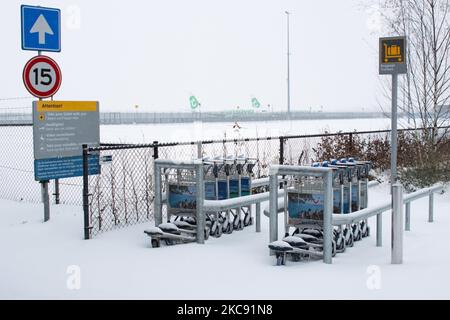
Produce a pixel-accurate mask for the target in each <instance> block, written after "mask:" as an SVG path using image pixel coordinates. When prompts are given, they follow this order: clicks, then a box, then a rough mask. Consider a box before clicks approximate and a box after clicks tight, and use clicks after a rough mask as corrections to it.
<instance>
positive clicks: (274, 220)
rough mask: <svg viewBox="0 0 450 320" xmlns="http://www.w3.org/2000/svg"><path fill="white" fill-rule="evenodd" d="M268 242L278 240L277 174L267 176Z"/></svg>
mask: <svg viewBox="0 0 450 320" xmlns="http://www.w3.org/2000/svg"><path fill="white" fill-rule="evenodd" d="M269 212H270V214H269V242H273V241H277V240H278V176H277V175H276V174H273V175H271V176H270V178H269Z"/></svg>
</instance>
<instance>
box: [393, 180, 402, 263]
mask: <svg viewBox="0 0 450 320" xmlns="http://www.w3.org/2000/svg"><path fill="white" fill-rule="evenodd" d="M392 202H393V206H392V235H391V237H392V243H391V263H392V264H402V263H403V187H402V185H401V184H399V183H396V184H394V185H393V186H392Z"/></svg>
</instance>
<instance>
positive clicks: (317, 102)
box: [0, 0, 379, 111]
mask: <svg viewBox="0 0 450 320" xmlns="http://www.w3.org/2000/svg"><path fill="white" fill-rule="evenodd" d="M21 4H30V5H41V6H49V7H57V8H61V10H62V15H63V28H62V52H61V53H44V54H47V55H49V56H50V57H52V58H54V59H55V60H56V61H57V62H58V63H59V65H60V67H61V69H62V72H63V83H62V86H61V89H60V91H59V92H58V93H57V95H56V96H55V99H58V100H99V101H100V103H101V109H102V110H103V111H134V106H135V105H139V110H141V111H188V110H189V101H188V97H189V95H190V94H195V95H196V96H197V98H198V99H199V101H200V102H201V104H202V110H203V111H209V110H219V109H221V110H224V109H228V110H229V109H232V108H236V106H240V107H241V108H244V107H249V106H250V105H251V103H250V99H251V97H253V96H255V97H257V98H258V99H259V101H260V102H261V104H262V105H267V104H271V105H272V106H273V108H274V110H285V109H286V15H285V13H284V11H285V10H288V11H290V12H292V15H291V18H290V20H291V38H290V39H291V52H292V55H291V90H292V93H291V105H292V109H293V110H309V108H312V110H319V109H320V106H323V110H324V111H350V110H355V111H361V110H362V108H364V110H374V111H379V107H378V105H377V103H376V94H377V90H378V87H379V77H378V67H377V43H378V42H377V37H376V36H375V35H371V33H370V30H369V26H370V25H371V24H373V23H372V22H371V19H370V14H369V13H368V12H367V11H366V10H363V9H361V6H360V4H361V0H339V1H337V0H302V1H300V0H297V1H288V0H270V1H269V0H239V1H238V0H222V1H218V0H189V1H186V0H164V1H162V0H161V1H153V0H151V1H144V0H128V1H111V0H110V1H100V0H95V1H92V0H90V1H88V0H79V1H76V0H71V1H65V0H60V1H46V0H41V1H33V0H28V1H26V2H22V1H15V0H4V1H2V4H1V11H0V30H1V39H2V41H1V58H2V59H1V61H2V62H1V68H2V77H1V78H0V98H7V97H21V96H27V95H28V93H27V91H26V89H25V87H24V85H23V83H22V69H23V66H24V65H25V63H26V62H27V61H28V59H30V58H31V57H32V56H34V55H35V53H34V52H32V51H23V50H21V44H20V42H21V40H20V5H21ZM11 103H12V102H11ZM14 103H15V104H16V105H17V102H14ZM28 103H29V102H28V101H27V100H25V101H21V102H20V104H21V106H22V105H27V104H28ZM2 106H5V102H4V101H3V102H2Z"/></svg>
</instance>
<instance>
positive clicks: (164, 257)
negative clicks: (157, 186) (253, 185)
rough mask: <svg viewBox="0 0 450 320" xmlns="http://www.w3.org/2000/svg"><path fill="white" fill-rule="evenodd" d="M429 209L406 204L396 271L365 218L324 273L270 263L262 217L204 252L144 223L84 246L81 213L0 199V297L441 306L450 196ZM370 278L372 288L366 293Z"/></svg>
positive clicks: (318, 265) (379, 197)
mask: <svg viewBox="0 0 450 320" xmlns="http://www.w3.org/2000/svg"><path fill="white" fill-rule="evenodd" d="M369 197H370V206H374V205H376V204H378V203H381V202H385V201H387V200H388V199H389V187H388V186H387V185H382V186H379V187H375V188H372V189H371V190H370V193H369ZM427 210H428V199H427V198H423V199H420V200H418V201H416V202H414V203H413V204H412V206H411V215H412V221H411V230H412V231H410V232H405V239H404V264H403V265H391V264H390V214H389V213H385V215H384V218H383V226H384V228H383V231H384V232H383V244H384V246H383V247H381V248H380V247H376V246H375V227H374V225H375V219H371V220H370V225H371V227H372V234H371V236H370V237H369V238H366V239H364V240H363V241H360V242H357V243H356V244H355V247H353V248H349V249H347V251H346V252H345V253H341V254H338V255H337V256H336V258H334V259H333V264H332V265H325V264H323V263H322V262H321V261H309V262H292V261H288V262H287V265H286V266H280V267H277V266H275V259H274V257H270V256H269V255H268V248H267V243H268V237H269V235H268V219H267V218H265V217H264V216H263V220H262V232H261V233H255V232H254V226H252V227H248V228H246V229H245V230H244V231H240V232H234V233H233V234H231V235H223V236H222V237H221V238H219V239H215V238H210V239H209V240H208V241H207V242H206V244H205V245H198V244H184V245H177V246H172V247H166V246H164V247H161V248H158V249H153V248H151V246H150V239H149V238H148V237H147V236H146V235H144V233H143V231H144V229H145V228H146V227H148V226H149V224H141V225H136V226H133V227H129V228H126V229H122V230H119V231H112V232H107V233H104V234H102V235H100V236H98V237H97V238H95V239H93V240H89V241H85V240H81V239H82V237H83V229H82V210H81V208H80V207H69V206H59V207H58V206H53V207H52V220H51V221H50V222H48V223H45V224H44V223H42V215H43V213H42V207H41V205H36V204H24V203H16V202H10V201H6V200H0V211H1V212H2V221H1V224H0V246H1V249H0V250H1V252H2V257H1V260H0V298H2V299H20V298H37V299H47V298H56V299H84V298H86V299H93V298H100V299H103V298H105V299H106V298H120V299H317V298H319V299H326V298H336V299H396V298H402V299H449V298H450V290H449V287H450V272H449V271H448V270H449V267H450V247H449V245H448V240H449V232H448V230H450V216H449V214H448V213H449V212H450V195H449V193H448V192H447V193H445V194H444V195H437V196H436V197H435V222H434V223H428V222H427V215H428V211H427ZM279 226H280V228H281V227H282V220H281V215H280V221H279ZM280 232H281V230H280ZM70 266H76V267H70ZM78 267H79V269H78ZM73 270H79V271H80V277H79V280H80V282H79V285H80V287H79V289H78V290H76V289H72V290H71V289H68V286H67V283H68V282H69V284H70V283H72V284H73V282H71V281H70V280H73V278H72V276H73V275H74V274H75V273H76V272H75V273H73V272H74V271H73ZM374 276H376V277H377V279H378V280H379V281H376V282H375V283H378V284H379V285H375V286H373V282H372V280H373V277H374ZM368 284H369V285H368ZM371 284H372V285H371ZM69 287H70V288H73V287H72V286H70V285H69Z"/></svg>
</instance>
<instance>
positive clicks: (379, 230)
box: [377, 212, 383, 247]
mask: <svg viewBox="0 0 450 320" xmlns="http://www.w3.org/2000/svg"><path fill="white" fill-rule="evenodd" d="M381 246H383V212H380V213H379V214H377V247H381Z"/></svg>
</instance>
